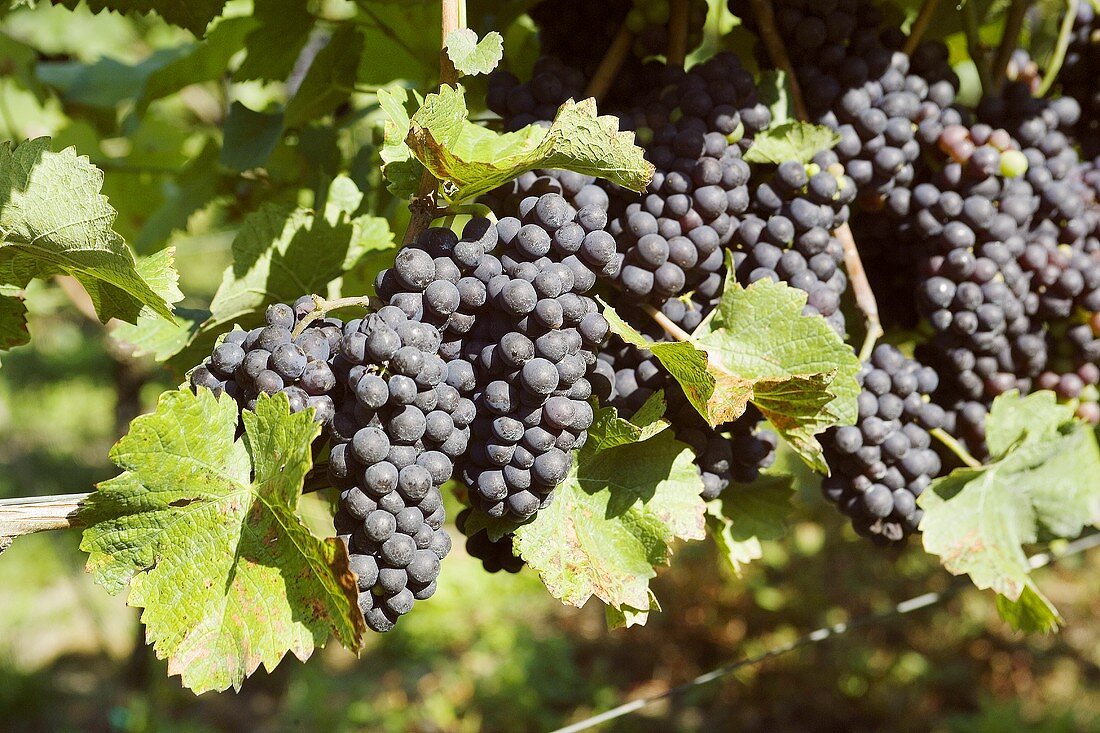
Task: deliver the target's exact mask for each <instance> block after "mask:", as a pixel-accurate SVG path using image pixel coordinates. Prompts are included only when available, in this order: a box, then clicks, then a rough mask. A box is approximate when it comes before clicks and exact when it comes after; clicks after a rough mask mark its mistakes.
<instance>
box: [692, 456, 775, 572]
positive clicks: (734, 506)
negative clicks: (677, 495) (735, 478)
mask: <svg viewBox="0 0 1100 733" xmlns="http://www.w3.org/2000/svg"><path fill="white" fill-rule="evenodd" d="M793 494H794V477H793V476H791V475H789V474H781V473H761V475H760V476H759V478H757V480H756V481H754V482H752V483H751V484H730V486H729V488H727V489H726V490H725V491H723V492H722V495H721V496H719V497H718V498H717V499H715V500H714V501H712V502H710V503H709V504H707V524H708V525H709V527H710V535H711V536H712V537H713V538H714V541H715V543H717V545H718V549H719V550H720V551H721V552H722V555H723V556H724V557H725V558H726V560H727V561H728V562H729V564H730V567H731V568H733V571H734V573H736V574H737V575H738V576H740V575H741V572H742V569H743V568H744V566H745V565H747V564H748V563H749V562H751V561H753V560H759V559H760V557H761V553H762V548H761V546H760V542H761V540H775V539H779V538H780V537H782V536H783V533H784V532H786V529H787V527H786V520H787V516H788V515H789V514H790V511H791V506H792V505H791V496H792V495H793Z"/></svg>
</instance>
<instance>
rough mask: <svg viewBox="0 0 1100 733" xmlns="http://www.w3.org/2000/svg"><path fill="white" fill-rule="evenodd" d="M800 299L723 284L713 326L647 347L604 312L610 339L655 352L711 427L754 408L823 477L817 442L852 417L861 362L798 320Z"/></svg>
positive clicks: (826, 330)
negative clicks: (681, 338) (827, 432)
mask: <svg viewBox="0 0 1100 733" xmlns="http://www.w3.org/2000/svg"><path fill="white" fill-rule="evenodd" d="M805 305H806V294H805V293H804V292H802V291H801V290H797V289H795V288H791V287H789V286H787V285H786V284H783V283H773V282H771V281H770V280H761V281H759V282H755V283H753V284H752V285H750V286H749V287H748V288H743V287H741V286H740V285H739V284H738V283H737V280H736V278H735V277H733V275H732V271H731V273H730V274H727V277H726V288H725V291H724V292H723V294H722V298H721V300H720V301H719V303H718V306H717V308H716V309H715V311H714V313H713V314H712V316H711V317H710V318H708V319H706V320H704V321H703V323H702V324H700V326H699V328H697V329H696V331H695V333H693V334H691V337H690V339H689V340H687V341H674V342H661V343H652V342H650V341H649V340H648V339H646V337H645V336H643V335H642V334H641V333H639V332H638V331H637V330H635V329H634V328H633V327H632V326H631V325H630V324H629V323H627V322H626V321H625V320H623V319H622V318H621V317H620V316H619V315H618V314H617V313H616V312H615V310H614V309H612V308H610V307H609V306H607V305H606V304H604V315H605V316H606V317H607V320H608V323H609V324H610V325H611V330H612V332H613V333H615V334H617V335H618V336H619V337H620V338H622V339H623V340H625V341H626V342H627V343H630V344H633V345H635V346H638V347H639V348H645V349H648V350H650V351H651V352H653V355H654V356H656V357H657V358H658V359H659V360H660V362H661V364H663V365H664V367H665V368H666V369H668V371H669V373H670V374H671V375H672V376H673V377H675V378H676V380H677V381H678V382H679V383H680V386H681V387H682V388H683V390H684V393H685V395H687V398H688V400H689V401H690V402H691V404H692V405H693V406H694V407H695V409H696V410H697V411H698V412H699V414H700V415H702V416H703V417H704V418H706V420H707V422H708V423H710V424H711V425H714V426H717V425H722V424H724V423H727V422H731V421H733V420H735V419H737V418H738V417H740V416H741V414H742V413H744V411H745V408H746V406H747V405H748V403H749V402H751V403H752V404H754V405H755V406H756V407H757V408H758V409H759V410H760V412H761V413H762V414H763V415H764V417H765V418H767V420H768V422H770V423H771V425H772V427H773V428H775V430H776V432H778V433H779V434H780V435H781V436H782V437H783V438H784V439H785V440H786V441H787V442H788V443H789V444H790V445H791V447H792V448H794V449H795V451H796V452H797V453H798V455H799V456H800V457H801V458H802V460H804V461H805V462H806V463H807V464H808V465H809V466H810V467H811V468H813V469H814V470H816V471H820V472H822V473H827V472H828V465H827V464H826V463H825V457H824V455H823V453H822V450H821V444H820V443H819V442H818V441H817V438H816V437H815V436H817V435H819V434H820V433H822V432H823V431H824V430H825V429H826V428H829V427H831V426H833V425H840V424H850V423H852V422H854V421H855V417H856V396H857V395H858V394H859V385H858V383H857V382H856V373H857V372H858V371H859V359H858V358H856V355H855V353H854V352H853V351H852V349H851V347H850V346H848V345H847V344H845V343H844V341H842V340H841V339H840V337H839V336H837V335H836V333H835V332H834V331H833V330H832V328H831V327H830V326H829V324H828V323H827V322H826V321H825V319H824V318H822V317H821V316H803V315H802V308H803V307H804V306H805Z"/></svg>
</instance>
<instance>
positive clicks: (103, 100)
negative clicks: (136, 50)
mask: <svg viewBox="0 0 1100 733" xmlns="http://www.w3.org/2000/svg"><path fill="white" fill-rule="evenodd" d="M189 48H190V46H187V45H185V46H177V47H175V48H165V49H158V50H156V51H154V52H153V53H151V54H149V56H148V57H147V58H145V59H142V60H141V61H140V62H139V63H136V64H126V63H123V62H121V61H118V60H117V59H112V58H102V59H99V60H98V61H96V62H95V63H93V64H82V63H80V62H78V61H43V62H41V63H39V64H38V67H37V72H36V73H37V76H38V79H39V80H41V81H42V83H43V84H45V85H46V86H49V87H53V88H54V89H56V90H57V91H58V92H60V93H61V96H62V97H63V98H64V99H65V101H66V102H69V103H71V104H80V105H86V106H89V107H98V108H100V109H110V110H113V109H114V108H115V107H117V106H118V105H119V104H122V103H123V102H126V101H129V100H131V99H137V98H138V97H139V96H141V93H142V91H143V90H144V89H145V84H146V82H147V81H148V80H149V77H151V76H152V75H153V74H155V73H156V72H157V71H159V70H160V69H163V68H164V67H165V66H168V65H170V64H172V63H173V62H175V61H177V60H179V59H181V58H183V57H184V56H186V55H187V51H188V49H189Z"/></svg>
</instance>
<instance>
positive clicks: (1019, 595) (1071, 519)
mask: <svg viewBox="0 0 1100 733" xmlns="http://www.w3.org/2000/svg"><path fill="white" fill-rule="evenodd" d="M1073 410H1074V408H1073V407H1072V406H1068V405H1059V404H1058V403H1057V401H1056V400H1055V396H1054V394H1053V393H1052V392H1036V393H1034V394H1031V395H1028V396H1027V397H1020V396H1019V395H1018V394H1016V393H1014V392H1013V393H1008V394H1005V395H1002V396H1000V397H998V398H997V399H996V400H995V401H994V402H993V407H992V408H991V410H990V413H989V417H988V418H987V420H986V431H987V432H986V434H987V445H988V447H989V451H990V454H991V456H992V458H991V460H990V461H989V462H988V463H987V464H986V465H984V466H982V467H981V468H961V469H956V470H955V471H953V472H952V473H951V474H950V475H949V476H945V477H942V478H939V479H936V480H935V481H933V482H932V486H931V487H930V488H929V489H928V490H927V491H925V492H924V493H923V494H921V496H920V498H919V499H918V503H919V504H920V506H921V508H922V509H923V510H924V518H923V519H922V520H921V524H920V529H921V532H922V533H923V541H924V549H925V550H927V551H928V552H930V553H932V554H934V555H938V556H939V558H940V561H941V562H942V563H943V565H944V567H946V568H947V569H948V570H949V571H950V572H952V573H954V574H955V575H961V574H964V573H965V574H967V575H969V576H970V579H971V580H972V581H973V583H974V585H975V586H977V587H978V588H982V589H986V588H991V589H993V590H994V591H996V592H997V593H999V594H1000V595H1001V596H1003V597H1004V600H1003V601H1001V602H1000V604H999V608H1001V610H1002V611H1003V612H1004V613H1005V617H1006V619H1007V620H1008V621H1009V622H1010V623H1012V624H1013V625H1015V626H1016V627H1017V628H1021V629H1047V628H1056V627H1057V625H1058V623H1059V618H1058V616H1057V612H1056V611H1055V610H1054V608H1053V606H1052V605H1051V604H1050V602H1049V601H1048V600H1047V599H1046V598H1045V597H1044V596H1043V595H1042V593H1041V592H1040V591H1039V589H1038V587H1036V585H1035V583H1034V581H1033V580H1032V578H1031V576H1030V570H1031V566H1030V564H1029V562H1028V558H1027V555H1026V554H1025V551H1024V545H1027V544H1031V543H1034V542H1037V541H1040V540H1042V539H1045V538H1049V537H1063V538H1069V537H1074V536H1076V535H1078V534H1080V532H1081V530H1082V529H1083V528H1084V527H1085V526H1087V525H1089V524H1096V523H1097V522H1100V448H1098V446H1097V442H1096V434H1095V433H1094V432H1093V431H1092V430H1091V429H1089V427H1088V426H1086V425H1084V424H1082V423H1080V422H1078V421H1077V420H1076V419H1075V418H1074V416H1073Z"/></svg>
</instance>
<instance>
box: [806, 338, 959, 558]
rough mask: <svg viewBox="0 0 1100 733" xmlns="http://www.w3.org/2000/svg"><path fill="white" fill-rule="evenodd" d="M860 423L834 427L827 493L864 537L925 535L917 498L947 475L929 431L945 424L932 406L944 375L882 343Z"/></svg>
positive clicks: (887, 539)
mask: <svg viewBox="0 0 1100 733" xmlns="http://www.w3.org/2000/svg"><path fill="white" fill-rule="evenodd" d="M859 379H860V383H861V385H862V390H861V391H860V394H859V401H858V405H859V418H858V420H857V422H856V424H855V425H854V426H845V427H840V428H833V429H831V430H830V431H829V432H828V433H826V435H825V439H824V441H823V444H824V446H825V455H826V458H827V460H828V462H829V467H830V469H831V470H832V475H830V476H829V477H828V478H826V479H824V480H823V481H822V483H821V489H822V491H823V492H824V494H825V497H826V498H827V499H829V501H831V502H833V503H835V504H836V505H837V507H838V508H839V509H840V511H841V512H843V513H844V514H845V515H847V516H848V517H849V518H850V519H851V521H852V526H853V527H854V528H855V530H856V532H858V533H859V534H861V535H864V536H868V537H871V538H872V539H874V540H875V541H876V542H881V543H884V544H888V543H892V542H900V541H902V540H904V539H905V538H906V537H907V536H908V535H910V534H912V533H913V532H916V531H917V528H918V526H919V524H920V520H921V515H922V512H921V510H920V509H919V508H917V501H916V500H917V497H919V496H920V495H921V493H922V492H923V491H924V490H925V489H927V488H928V486H929V485H930V484H931V482H932V479H934V478H936V477H937V476H938V475H939V473H940V470H941V462H940V457H939V455H938V454H937V453H936V452H935V451H934V450H933V449H932V448H931V447H930V446H931V436H930V434H929V432H928V431H929V430H931V429H933V428H939V427H941V426H942V425H943V423H944V420H945V414H944V410H943V408H941V407H939V406H938V405H936V404H935V403H933V402H931V401H929V395H931V394H932V393H933V392H934V391H935V390H936V388H937V386H938V382H939V379H938V376H937V374H936V372H935V371H934V370H933V369H931V368H930V367H927V366H921V365H920V364H919V363H917V362H916V361H914V360H912V359H906V358H905V357H904V356H903V355H902V354H901V352H899V351H898V350H897V349H896V348H895V347H893V346H888V345H880V346H878V347H876V348H875V350H874V352H873V353H872V355H871V361H870V363H868V364H865V365H864V367H863V369H862V370H861V372H860V375H859Z"/></svg>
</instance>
